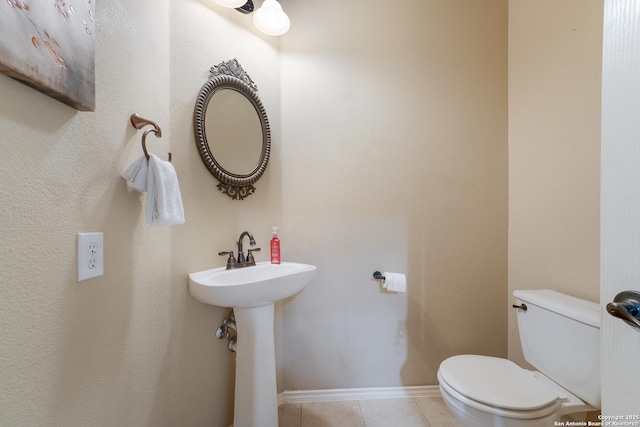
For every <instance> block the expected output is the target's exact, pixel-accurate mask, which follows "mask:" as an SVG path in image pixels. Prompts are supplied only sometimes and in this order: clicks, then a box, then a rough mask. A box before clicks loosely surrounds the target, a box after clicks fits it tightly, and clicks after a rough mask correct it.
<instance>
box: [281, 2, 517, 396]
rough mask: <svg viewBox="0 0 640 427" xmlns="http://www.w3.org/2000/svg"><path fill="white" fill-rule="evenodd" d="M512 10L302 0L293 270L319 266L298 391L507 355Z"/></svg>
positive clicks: (391, 381) (295, 100)
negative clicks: (391, 280)
mask: <svg viewBox="0 0 640 427" xmlns="http://www.w3.org/2000/svg"><path fill="white" fill-rule="evenodd" d="M506 6H507V5H506V2H505V1H490V2H477V1H471V0H469V1H453V2H441V1H426V2H425V1H422V0H415V1H409V2H405V3H404V4H403V6H402V7H396V5H395V4H392V2H364V1H356V2H343V1H339V0H330V1H322V2H294V1H290V2H287V3H286V9H287V12H288V13H289V14H290V16H291V19H292V22H293V23H295V24H296V25H295V26H294V27H292V29H291V31H290V35H289V36H288V37H286V38H284V39H283V45H282V46H283V60H282V117H283V123H284V125H283V142H282V144H283V150H282V159H283V165H284V167H283V169H282V217H283V220H282V224H281V225H282V227H283V228H282V245H283V257H284V259H296V260H302V261H306V262H312V263H314V264H317V265H318V272H317V274H316V277H315V279H314V280H313V282H312V283H311V284H310V285H309V286H308V287H307V289H306V290H305V291H304V292H303V293H302V294H301V295H300V296H299V298H297V299H296V300H294V301H293V302H291V303H290V304H288V305H286V306H285V307H284V313H285V324H284V326H283V327H284V335H283V341H284V348H285V352H284V361H283V377H284V386H285V387H286V388H288V389H316V388H319V389H324V388H341V387H373V386H400V385H406V386H408V385H427V384H428V385H435V384H437V380H436V371H437V369H438V366H439V363H440V362H441V361H442V360H443V359H444V358H446V357H447V356H450V355H453V354H458V353H465V352H475V353H484V354H490V355H498V356H505V355H506V315H507V313H506V302H507V298H506V266H507V264H506V262H507V261H506V254H507V248H506V239H507V237H506V232H507V228H506V224H507V199H506V197H507V141H506V136H507V135H506V129H507V128H506V112H507V111H506V109H507V105H506V100H507V93H506V89H507V88H506V78H507V76H506V72H507V70H506V65H507V57H506V53H507V45H506V35H507V10H506ZM328 23H331V25H330V26H329V24H328ZM329 28H331V30H329ZM375 270H381V271H396V272H402V273H406V275H407V280H408V293H407V294H406V295H404V294H401V295H390V294H385V293H383V292H381V290H380V287H379V284H378V283H377V282H376V281H374V280H372V279H371V276H372V273H373V272H374V271H375Z"/></svg>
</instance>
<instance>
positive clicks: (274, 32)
mask: <svg viewBox="0 0 640 427" xmlns="http://www.w3.org/2000/svg"><path fill="white" fill-rule="evenodd" d="M216 1H217V0H216ZM253 23H254V24H255V26H256V27H257V28H258V29H259V30H260V31H262V32H263V33H265V34H268V35H270V36H281V35H283V34H284V33H286V32H287V31H289V27H290V26H291V21H290V20H289V17H288V16H287V14H286V13H284V11H283V10H282V6H280V3H278V2H277V1H276V0H264V3H262V7H261V8H260V9H258V10H256V12H255V14H254V15H253Z"/></svg>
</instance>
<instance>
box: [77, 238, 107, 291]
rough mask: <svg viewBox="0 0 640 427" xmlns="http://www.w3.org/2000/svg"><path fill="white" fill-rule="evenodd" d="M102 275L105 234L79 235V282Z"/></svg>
mask: <svg viewBox="0 0 640 427" xmlns="http://www.w3.org/2000/svg"><path fill="white" fill-rule="evenodd" d="M102 275H104V238H103V233H102V232H97V233H78V282H81V281H83V280H87V279H91V278H93V277H99V276H102Z"/></svg>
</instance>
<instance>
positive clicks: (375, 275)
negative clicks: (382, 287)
mask: <svg viewBox="0 0 640 427" xmlns="http://www.w3.org/2000/svg"><path fill="white" fill-rule="evenodd" d="M373 278H374V279H376V280H387V278H386V277H384V276H383V275H382V273H380V272H379V271H374V272H373Z"/></svg>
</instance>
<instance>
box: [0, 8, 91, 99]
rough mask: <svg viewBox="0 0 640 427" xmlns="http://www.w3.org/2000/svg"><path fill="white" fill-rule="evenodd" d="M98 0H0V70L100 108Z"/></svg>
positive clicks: (43, 89)
mask: <svg viewBox="0 0 640 427" xmlns="http://www.w3.org/2000/svg"><path fill="white" fill-rule="evenodd" d="M94 1H95V0H0V72H2V73H3V74H6V75H7V76H9V77H12V78H14V79H16V80H19V81H21V82H23V83H25V84H27V85H29V86H31V87H33V88H35V89H37V90H39V91H41V92H43V93H45V94H47V95H49V96H51V97H53V98H55V99H57V100H58V101H61V102H64V103H65V104H67V105H70V106H72V107H73V108H75V109H76V110H81V111H95V15H94V12H95V10H94Z"/></svg>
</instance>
